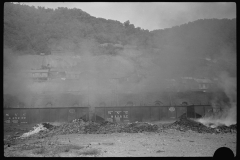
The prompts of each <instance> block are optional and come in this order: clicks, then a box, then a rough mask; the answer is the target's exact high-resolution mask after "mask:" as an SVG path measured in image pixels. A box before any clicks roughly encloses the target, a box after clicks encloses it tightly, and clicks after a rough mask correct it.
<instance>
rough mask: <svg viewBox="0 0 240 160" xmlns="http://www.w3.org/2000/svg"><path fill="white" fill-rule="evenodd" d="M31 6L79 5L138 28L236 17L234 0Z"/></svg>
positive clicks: (77, 4)
mask: <svg viewBox="0 0 240 160" xmlns="http://www.w3.org/2000/svg"><path fill="white" fill-rule="evenodd" d="M21 4H26V5H29V6H35V7H37V6H42V7H45V8H53V9H56V8H58V7H67V8H79V9H81V10H83V11H85V12H87V13H88V14H90V15H91V16H94V17H97V18H104V19H111V20H117V21H120V22H122V23H124V22H126V21H127V20H129V21H130V23H131V24H134V26H135V27H140V28H142V29H148V30H149V31H152V30H156V29H164V28H171V27H173V26H178V25H181V24H185V23H188V22H192V21H195V20H198V19H211V18H217V19H223V18H228V19H233V18H236V4H235V3H234V2H205V3H204V2H199V3H197V2H24V3H21Z"/></svg>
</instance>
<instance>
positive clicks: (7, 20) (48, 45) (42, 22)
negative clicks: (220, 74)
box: [4, 3, 236, 77]
mask: <svg viewBox="0 0 240 160" xmlns="http://www.w3.org/2000/svg"><path fill="white" fill-rule="evenodd" d="M104 43H111V44H122V45H123V46H135V47H136V49H137V50H141V51H142V52H144V54H145V55H146V56H152V57H154V58H153V60H152V61H153V63H154V64H157V65H159V66H160V67H162V68H164V69H165V70H166V71H168V69H170V70H171V71H172V75H192V76H193V75H202V76H206V77H209V76H212V75H213V73H215V72H216V69H217V70H221V71H222V70H225V71H227V72H229V73H230V75H232V76H236V67H235V64H236V19H231V20H230V19H204V20H203V19H201V20H197V21H194V22H189V23H188V24H183V25H180V26H174V27H172V28H168V29H163V30H154V31H148V30H144V29H141V28H139V27H135V26H134V25H133V24H131V23H130V21H126V22H124V23H121V22H119V21H114V20H106V19H103V18H96V17H93V16H91V15H89V14H88V13H86V12H84V11H82V10H81V9H68V8H57V9H55V10H53V9H46V8H44V7H38V8H35V7H30V6H27V5H20V4H13V3H5V4H4V48H8V49H11V50H13V52H15V53H17V54H18V55H21V54H37V55H39V54H40V53H42V52H43V53H46V54H51V52H53V51H58V52H59V53H60V52H63V53H65V54H67V53H69V52H74V53H78V52H79V50H80V49H83V48H84V47H86V46H87V47H88V51H90V52H91V53H92V54H93V55H102V54H106V55H117V54H119V53H120V52H121V49H116V48H114V47H111V46H108V47H106V48H101V49H99V48H98V46H99V45H100V44H104ZM206 57H207V58H208V59H209V61H207V60H206ZM213 60H216V61H217V63H215V62H213ZM171 64H176V65H174V66H173V65H171ZM179 66H181V67H180V68H181V70H179Z"/></svg>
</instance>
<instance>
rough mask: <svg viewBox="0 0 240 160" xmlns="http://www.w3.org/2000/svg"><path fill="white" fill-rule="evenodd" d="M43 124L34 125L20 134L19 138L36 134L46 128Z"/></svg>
mask: <svg viewBox="0 0 240 160" xmlns="http://www.w3.org/2000/svg"><path fill="white" fill-rule="evenodd" d="M44 125H45V124H44ZM44 125H43V124H37V125H36V126H34V127H33V130H30V131H29V132H27V133H24V134H23V135H22V136H20V138H24V137H28V136H31V135H33V134H36V133H38V132H40V131H43V130H47V128H45V127H44ZM45 126H46V125H45Z"/></svg>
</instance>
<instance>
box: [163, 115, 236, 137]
mask: <svg viewBox="0 0 240 160" xmlns="http://www.w3.org/2000/svg"><path fill="white" fill-rule="evenodd" d="M164 129H176V130H180V131H187V130H192V131H195V132H198V133H232V132H236V129H237V124H234V125H230V126H224V125H222V126H217V127H215V128H212V127H207V126H205V125H203V124H202V123H200V122H197V121H195V120H193V119H189V118H187V115H186V114H183V115H182V116H180V117H179V119H178V120H177V121H176V122H174V123H172V124H170V125H168V126H165V127H164Z"/></svg>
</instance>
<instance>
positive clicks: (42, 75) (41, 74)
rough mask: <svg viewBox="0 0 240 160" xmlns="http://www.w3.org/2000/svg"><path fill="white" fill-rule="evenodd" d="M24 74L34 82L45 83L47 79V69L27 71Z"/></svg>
mask: <svg viewBox="0 0 240 160" xmlns="http://www.w3.org/2000/svg"><path fill="white" fill-rule="evenodd" d="M26 72H27V74H28V76H29V77H30V78H32V79H33V80H35V81H46V80H48V78H49V70H48V69H36V70H27V71H26Z"/></svg>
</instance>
